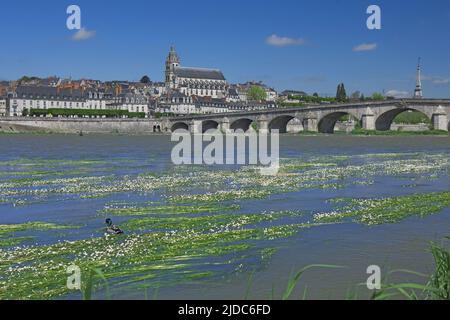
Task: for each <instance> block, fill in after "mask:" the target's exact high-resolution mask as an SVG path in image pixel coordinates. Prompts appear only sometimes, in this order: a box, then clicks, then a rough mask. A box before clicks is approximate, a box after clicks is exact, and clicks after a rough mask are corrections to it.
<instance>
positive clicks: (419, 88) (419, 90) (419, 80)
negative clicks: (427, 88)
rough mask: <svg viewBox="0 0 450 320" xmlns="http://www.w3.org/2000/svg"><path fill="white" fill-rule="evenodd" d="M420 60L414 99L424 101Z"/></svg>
mask: <svg viewBox="0 0 450 320" xmlns="http://www.w3.org/2000/svg"><path fill="white" fill-rule="evenodd" d="M420 60H421V59H420V58H419V63H418V65H417V76H416V89H415V90H414V99H422V98H423V90H422V75H421V65H420Z"/></svg>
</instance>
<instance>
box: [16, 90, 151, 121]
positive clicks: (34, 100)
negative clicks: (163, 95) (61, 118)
mask: <svg viewBox="0 0 450 320" xmlns="http://www.w3.org/2000/svg"><path fill="white" fill-rule="evenodd" d="M31 109H44V110H45V109H84V110H127V111H129V112H143V113H145V114H146V115H148V113H149V108H148V102H147V98H146V97H144V96H142V95H136V94H131V93H127V94H121V95H119V96H115V95H114V94H113V92H108V91H103V90H98V91H93V90H88V91H84V90H81V89H76V90H73V89H59V88H58V87H41V86H19V87H17V89H16V91H15V92H14V94H12V95H11V97H10V98H9V114H8V115H9V116H22V115H27V114H28V113H29V111H30V110H31Z"/></svg>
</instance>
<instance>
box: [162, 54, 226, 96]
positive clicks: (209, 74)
mask: <svg viewBox="0 0 450 320" xmlns="http://www.w3.org/2000/svg"><path fill="white" fill-rule="evenodd" d="M165 82H166V87H167V88H168V89H172V90H177V91H179V92H181V93H183V94H185V95H187V96H199V97H211V98H213V99H223V98H225V97H226V94H227V91H228V83H227V81H226V79H225V77H224V75H223V73H222V71H220V70H217V69H205V68H188V67H182V66H181V64H180V59H179V57H178V54H177V52H176V51H175V48H174V47H171V48H170V52H169V56H168V57H167V60H166V81H165Z"/></svg>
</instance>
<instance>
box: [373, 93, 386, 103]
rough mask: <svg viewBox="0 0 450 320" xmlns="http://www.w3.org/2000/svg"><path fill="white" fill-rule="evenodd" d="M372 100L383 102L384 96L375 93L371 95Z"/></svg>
mask: <svg viewBox="0 0 450 320" xmlns="http://www.w3.org/2000/svg"><path fill="white" fill-rule="evenodd" d="M372 100H377V101H378V100H384V96H383V95H382V94H381V93H379V92H375V93H374V94H373V95H372Z"/></svg>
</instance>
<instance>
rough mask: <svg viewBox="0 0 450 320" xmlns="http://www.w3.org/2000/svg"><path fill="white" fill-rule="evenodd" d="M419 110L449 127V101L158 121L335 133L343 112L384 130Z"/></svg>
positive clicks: (197, 129) (164, 127) (200, 128)
mask: <svg viewBox="0 0 450 320" xmlns="http://www.w3.org/2000/svg"><path fill="white" fill-rule="evenodd" d="M409 110H413V111H419V112H421V113H423V114H424V115H426V116H427V117H428V118H429V119H430V120H431V123H432V126H433V129H435V130H443V131H449V130H450V128H449V127H450V124H449V120H450V99H449V100H413V99H411V100H387V101H379V102H361V103H346V104H331V105H309V106H305V107H296V108H280V109H271V110H262V111H250V112H239V113H226V114H210V115H189V116H183V117H172V118H168V119H164V120H161V123H160V124H158V125H159V126H160V128H161V131H166V132H171V131H172V132H173V131H175V130H177V129H185V130H189V131H190V132H192V133H201V132H206V131H207V130H210V129H219V130H222V131H223V132H229V131H233V130H239V129H240V130H243V131H247V130H248V129H249V128H250V127H251V126H252V124H256V126H257V128H258V130H260V131H271V130H279V132H280V133H286V132H287V127H288V124H289V123H292V121H293V120H294V119H296V121H295V123H297V124H298V125H299V126H301V127H302V129H303V130H304V131H310V132H321V133H334V128H335V125H336V123H337V122H338V120H339V119H341V118H342V117H343V116H345V115H349V116H350V117H353V118H354V119H356V120H357V121H359V123H360V125H361V127H362V128H363V129H365V130H380V131H386V130H389V129H390V128H391V125H392V123H393V121H394V119H395V118H396V117H397V116H398V115H399V114H400V113H402V112H405V111H409Z"/></svg>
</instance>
